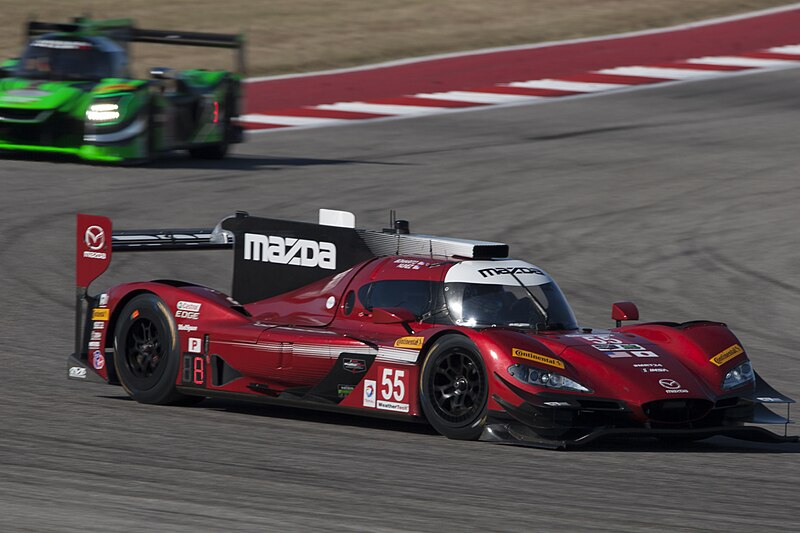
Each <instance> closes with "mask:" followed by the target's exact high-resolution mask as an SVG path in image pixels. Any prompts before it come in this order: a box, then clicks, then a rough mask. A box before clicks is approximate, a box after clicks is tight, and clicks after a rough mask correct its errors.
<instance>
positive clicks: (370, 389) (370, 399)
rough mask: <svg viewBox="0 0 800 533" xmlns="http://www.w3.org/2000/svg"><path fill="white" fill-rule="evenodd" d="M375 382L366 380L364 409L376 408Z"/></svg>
mask: <svg viewBox="0 0 800 533" xmlns="http://www.w3.org/2000/svg"><path fill="white" fill-rule="evenodd" d="M375 398H376V396H375V380H372V379H365V380H364V402H363V404H364V407H375Z"/></svg>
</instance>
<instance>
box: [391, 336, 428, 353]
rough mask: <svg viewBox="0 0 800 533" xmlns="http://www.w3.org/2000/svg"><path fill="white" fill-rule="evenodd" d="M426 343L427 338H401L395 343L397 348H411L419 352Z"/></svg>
mask: <svg viewBox="0 0 800 533" xmlns="http://www.w3.org/2000/svg"><path fill="white" fill-rule="evenodd" d="M424 343H425V337H400V338H399V339H397V340H396V341H394V347H395V348H411V349H412V350H419V349H420V348H422V345H423V344H424Z"/></svg>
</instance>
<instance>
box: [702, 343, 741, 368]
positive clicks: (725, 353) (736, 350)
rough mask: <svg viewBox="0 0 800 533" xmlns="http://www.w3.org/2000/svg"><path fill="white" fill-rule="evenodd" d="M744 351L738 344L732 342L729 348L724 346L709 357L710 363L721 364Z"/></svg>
mask: <svg viewBox="0 0 800 533" xmlns="http://www.w3.org/2000/svg"><path fill="white" fill-rule="evenodd" d="M743 353H744V349H743V348H742V347H741V346H739V345H738V344H734V345H733V346H731V347H730V348H726V349H724V350H722V351H721V352H719V353H718V354H717V355H715V356H714V357H712V358H711V359H709V361H711V362H712V363H714V364H715V365H717V366H722V365H724V364H725V363H727V362H728V361H730V360H731V359H733V358H734V357H736V356H738V355H742V354H743Z"/></svg>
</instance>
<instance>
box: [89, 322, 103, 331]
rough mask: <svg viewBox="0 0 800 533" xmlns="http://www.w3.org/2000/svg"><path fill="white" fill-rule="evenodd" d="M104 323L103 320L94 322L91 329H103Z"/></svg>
mask: <svg viewBox="0 0 800 533" xmlns="http://www.w3.org/2000/svg"><path fill="white" fill-rule="evenodd" d="M105 327H106V323H105V322H94V323H93V324H92V329H105Z"/></svg>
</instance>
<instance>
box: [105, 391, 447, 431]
mask: <svg viewBox="0 0 800 533" xmlns="http://www.w3.org/2000/svg"><path fill="white" fill-rule="evenodd" d="M99 397H100V398H106V399H109V400H121V401H133V400H132V399H131V398H130V397H128V396H123V395H113V396H111V395H101V396H99ZM184 408H188V409H209V410H214V411H226V412H231V413H238V414H244V415H251V416H258V417H266V418H279V419H282V420H300V421H303V422H314V423H320V424H328V425H336V426H352V427H358V428H368V429H382V430H387V431H400V432H404V433H414V434H419V435H435V436H438V435H439V434H438V433H437V432H436V430H435V429H433V428H432V427H431V426H429V425H428V424H427V423H425V422H424V421H420V422H413V421H400V420H387V419H383V418H372V417H369V416H359V415H351V414H347V413H337V412H331V411H318V410H314V409H311V408H309V409H303V408H302V407H287V406H283V405H269V404H264V403H258V402H247V401H243V400H227V399H220V398H206V399H205V400H203V401H202V402H200V403H197V404H194V405H186V406H184Z"/></svg>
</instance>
